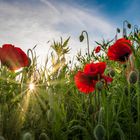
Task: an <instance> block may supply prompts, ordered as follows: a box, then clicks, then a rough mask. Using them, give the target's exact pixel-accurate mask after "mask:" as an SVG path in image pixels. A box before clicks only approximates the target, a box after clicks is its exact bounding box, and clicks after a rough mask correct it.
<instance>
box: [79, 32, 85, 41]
mask: <svg viewBox="0 0 140 140" xmlns="http://www.w3.org/2000/svg"><path fill="white" fill-rule="evenodd" d="M79 40H80V42H82V41H83V40H84V36H83V34H81V35H80V36H79Z"/></svg>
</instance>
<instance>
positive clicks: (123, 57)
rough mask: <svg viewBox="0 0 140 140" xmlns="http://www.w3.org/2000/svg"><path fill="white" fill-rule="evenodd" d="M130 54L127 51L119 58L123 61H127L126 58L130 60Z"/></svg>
mask: <svg viewBox="0 0 140 140" xmlns="http://www.w3.org/2000/svg"><path fill="white" fill-rule="evenodd" d="M129 55H130V53H126V54H124V55H123V56H121V57H119V59H118V60H119V61H121V62H125V61H126V60H128V57H129Z"/></svg>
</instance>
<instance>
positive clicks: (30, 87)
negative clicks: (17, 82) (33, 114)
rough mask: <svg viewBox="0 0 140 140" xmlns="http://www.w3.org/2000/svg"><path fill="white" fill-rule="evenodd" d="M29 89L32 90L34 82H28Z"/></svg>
mask: <svg viewBox="0 0 140 140" xmlns="http://www.w3.org/2000/svg"><path fill="white" fill-rule="evenodd" d="M29 89H30V90H31V91H32V90H34V89H35V84H34V83H30V84H29Z"/></svg>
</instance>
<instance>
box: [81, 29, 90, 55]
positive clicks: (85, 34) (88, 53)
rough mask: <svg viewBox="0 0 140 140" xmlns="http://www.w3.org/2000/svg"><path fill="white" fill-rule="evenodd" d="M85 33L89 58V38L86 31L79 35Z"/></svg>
mask: <svg viewBox="0 0 140 140" xmlns="http://www.w3.org/2000/svg"><path fill="white" fill-rule="evenodd" d="M84 33H85V35H86V38H87V49H88V56H90V49H89V37H88V33H87V31H85V30H84V31H82V33H81V35H83V34H84Z"/></svg>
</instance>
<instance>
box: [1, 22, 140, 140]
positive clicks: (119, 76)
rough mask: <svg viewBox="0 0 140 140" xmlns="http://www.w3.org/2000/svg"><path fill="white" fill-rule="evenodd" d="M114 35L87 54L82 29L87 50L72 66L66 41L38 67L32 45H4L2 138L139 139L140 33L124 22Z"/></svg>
mask: <svg viewBox="0 0 140 140" xmlns="http://www.w3.org/2000/svg"><path fill="white" fill-rule="evenodd" d="M127 30H129V31H130V30H131V31H130V32H129V33H127ZM120 32H121V33H123V34H122V36H121V37H120V36H119V38H118V34H121V33H120ZM114 36H115V37H114V39H113V40H109V41H108V40H105V39H104V40H103V41H101V42H96V43H97V46H95V47H94V48H95V49H93V50H89V41H88V38H87V37H88V33H87V32H86V31H83V32H82V33H81V35H80V36H79V40H78V37H77V41H80V42H83V41H87V46H85V47H87V50H88V51H87V52H85V54H81V53H80V52H79V53H78V54H77V55H76V59H77V61H76V62H73V60H69V61H67V54H68V53H70V48H69V47H68V43H69V41H70V38H67V39H62V38H60V41H54V42H53V43H52V44H51V46H50V48H51V51H50V54H49V55H48V56H49V57H47V59H46V62H44V66H43V67H40V68H38V67H37V56H36V51H35V47H34V48H33V49H29V50H28V52H27V53H25V52H23V51H22V50H21V49H20V48H17V47H15V46H13V45H11V44H5V45H3V46H2V47H1V48H0V60H1V65H0V140H138V139H139V137H140V75H139V72H140V30H139V29H138V27H137V26H132V25H131V24H129V23H128V22H126V21H125V24H124V27H123V29H118V28H117V29H116V35H114Z"/></svg>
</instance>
